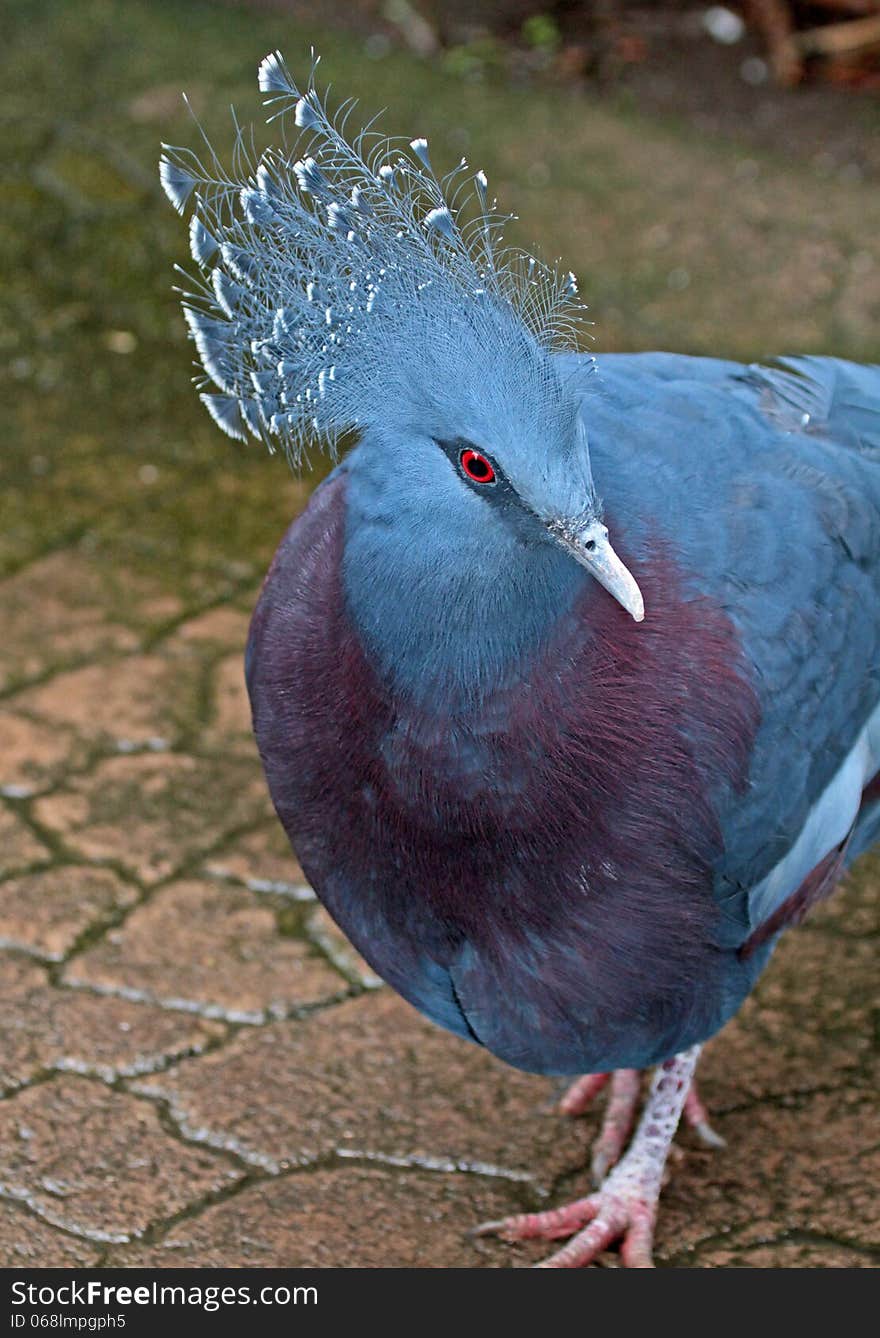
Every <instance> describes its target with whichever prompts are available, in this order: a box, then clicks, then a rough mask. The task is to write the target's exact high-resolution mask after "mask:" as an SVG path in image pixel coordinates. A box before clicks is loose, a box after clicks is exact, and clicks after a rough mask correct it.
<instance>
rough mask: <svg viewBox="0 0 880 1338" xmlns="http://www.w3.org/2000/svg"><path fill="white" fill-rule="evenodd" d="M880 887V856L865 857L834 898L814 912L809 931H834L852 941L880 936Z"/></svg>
mask: <svg viewBox="0 0 880 1338" xmlns="http://www.w3.org/2000/svg"><path fill="white" fill-rule="evenodd" d="M878 884H880V853H877V854H869V855H863V856H862V858H861V859H860V860H858V861H857V862H856V864H855V867H854V868H852V869H851V870H850V872H849V873H848V874H847V875H846V879H845V881H844V883H843V886H842V887H840V888H839V889H838V890H837V891H836V892H835V893H834V896H833V897H829V899H828V900H827V901H824V902H823V903H822V904H821V906H817V907H816V909H815V910H814V911H812V912H811V914H810V917H809V919H808V920H807V921H806V926H805V927H806V928H807V929H808V930H818V931H821V930H827V929H831V930H833V931H834V932H835V933H837V934H843V935H846V936H847V937H850V938H863V937H866V936H868V935H874V936H875V937H876V935H877V934H878V933H880V913H878V896H877V888H878Z"/></svg>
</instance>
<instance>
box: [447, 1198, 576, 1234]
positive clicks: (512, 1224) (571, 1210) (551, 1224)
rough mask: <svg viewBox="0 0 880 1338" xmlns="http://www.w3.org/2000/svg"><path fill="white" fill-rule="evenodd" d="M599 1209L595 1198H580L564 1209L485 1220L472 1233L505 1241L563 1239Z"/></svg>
mask: <svg viewBox="0 0 880 1338" xmlns="http://www.w3.org/2000/svg"><path fill="white" fill-rule="evenodd" d="M598 1210H599V1204H598V1201H597V1200H596V1199H594V1198H592V1197H591V1198H588V1199H577V1200H575V1202H574V1203H567V1204H566V1205H565V1207H563V1208H549V1209H548V1210H547V1211H546V1212H543V1213H519V1214H517V1215H516V1216H514V1217H501V1218H499V1219H498V1221H497V1222H482V1223H481V1224H480V1225H479V1226H478V1227H474V1229H473V1231H472V1232H471V1235H473V1236H500V1237H501V1239H502V1240H509V1241H515V1240H560V1239H562V1238H563V1237H565V1236H571V1235H573V1234H574V1232H576V1231H578V1230H580V1228H581V1227H582V1226H583V1225H584V1223H585V1222H589V1221H590V1219H591V1218H592V1217H595V1215H596V1213H597V1212H598Z"/></svg>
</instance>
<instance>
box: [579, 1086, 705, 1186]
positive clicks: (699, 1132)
mask: <svg viewBox="0 0 880 1338" xmlns="http://www.w3.org/2000/svg"><path fill="white" fill-rule="evenodd" d="M609 1081H610V1085H611V1089H610V1092H609V1095H608V1103H607V1105H606V1107H605V1115H604V1117H603V1120H602V1128H601V1130H600V1131H599V1136H598V1138H597V1139H596V1141H595V1143H594V1144H593V1159H592V1163H591V1170H592V1175H593V1184H594V1185H601V1183H602V1181H603V1180H604V1179H605V1176H606V1175H607V1174H608V1172H609V1171H610V1170H611V1168H612V1166H616V1165H617V1163H618V1161H619V1160H620V1158H621V1155H622V1153H623V1150H624V1148H625V1147H626V1144H627V1141H628V1139H629V1136H630V1134H631V1133H632V1131H633V1128H634V1126H635V1122H636V1114H637V1111H638V1106H639V1097H640V1095H641V1074H640V1073H639V1071H638V1069H617V1070H616V1071H615V1072H614V1073H587V1074H585V1075H584V1076H583V1077H582V1078H577V1079H576V1080H575V1082H573V1083H572V1085H571V1086H570V1087H569V1088H568V1090H567V1091H566V1093H565V1095H564V1096H563V1097H562V1099H561V1101H560V1102H559V1109H560V1111H561V1112H562V1114H563V1115H573V1116H574V1115H583V1114H584V1112H585V1111H586V1110H587V1109H588V1108H589V1106H590V1105H591V1104H592V1102H593V1099H594V1098H595V1097H596V1096H597V1095H598V1094H599V1092H601V1091H602V1089H603V1088H604V1087H605V1086H606V1085H607V1084H608V1083H609ZM684 1119H685V1123H686V1124H687V1125H688V1126H689V1127H690V1128H691V1129H693V1131H694V1133H695V1134H696V1136H697V1138H699V1140H700V1142H701V1143H703V1144H704V1145H705V1146H706V1147H710V1148H722V1147H724V1139H723V1138H722V1137H721V1135H720V1134H718V1133H716V1132H715V1130H714V1129H713V1128H712V1125H711V1124H710V1123H709V1115H708V1112H707V1110H706V1107H705V1106H704V1105H703V1103H702V1101H701V1100H700V1095H699V1092H698V1091H697V1084H696V1082H695V1081H693V1082H691V1085H690V1088H689V1089H688V1094H687V1097H686V1099H685V1103H684Z"/></svg>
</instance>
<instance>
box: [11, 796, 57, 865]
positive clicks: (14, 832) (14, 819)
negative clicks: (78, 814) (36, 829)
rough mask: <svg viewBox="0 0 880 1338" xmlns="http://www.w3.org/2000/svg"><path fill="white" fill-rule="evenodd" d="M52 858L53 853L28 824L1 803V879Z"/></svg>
mask: <svg viewBox="0 0 880 1338" xmlns="http://www.w3.org/2000/svg"><path fill="white" fill-rule="evenodd" d="M50 858H51V851H50V850H49V848H48V847H47V846H45V845H44V844H43V842H42V841H39V840H37V838H36V836H34V834H33V832H32V831H31V829H30V827H28V825H27V823H25V822H22V820H21V818H20V817H19V816H18V814H17V813H13V812H12V811H11V810H10V809H8V808H6V807H5V806H4V805H3V804H2V803H0V878H4V877H5V876H6V875H7V874H9V873H14V872H16V871H17V870H19V869H26V868H28V866H29V865H31V864H38V863H40V862H41V861H43V860H48V859H50Z"/></svg>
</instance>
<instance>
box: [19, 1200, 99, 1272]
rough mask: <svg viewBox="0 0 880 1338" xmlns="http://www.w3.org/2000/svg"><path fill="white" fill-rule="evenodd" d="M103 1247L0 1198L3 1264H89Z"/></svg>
mask: <svg viewBox="0 0 880 1338" xmlns="http://www.w3.org/2000/svg"><path fill="white" fill-rule="evenodd" d="M99 1257H100V1256H99V1251H98V1249H97V1248H96V1247H95V1246H94V1245H90V1244H88V1242H87V1241H84V1240H77V1239H76V1238H75V1237H74V1236H66V1235H65V1234H64V1232H62V1231H56V1230H55V1228H54V1227H50V1226H48V1225H47V1224H46V1223H45V1222H41V1221H40V1219H39V1218H38V1217H34V1215H33V1213H29V1212H26V1211H25V1209H24V1208H22V1207H19V1206H18V1204H14V1203H10V1202H9V1201H8V1200H6V1199H0V1268H89V1267H91V1266H92V1265H94V1264H95V1263H96V1262H97V1260H98V1258H99Z"/></svg>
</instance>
